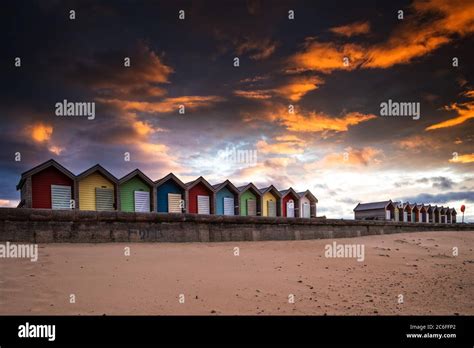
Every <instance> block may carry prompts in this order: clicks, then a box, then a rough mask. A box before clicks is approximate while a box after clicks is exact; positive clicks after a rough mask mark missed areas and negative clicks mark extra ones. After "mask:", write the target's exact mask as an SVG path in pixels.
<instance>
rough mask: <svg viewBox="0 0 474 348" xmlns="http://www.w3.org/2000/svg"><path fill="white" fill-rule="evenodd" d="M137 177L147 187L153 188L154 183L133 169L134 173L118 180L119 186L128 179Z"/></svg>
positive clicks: (139, 171) (138, 170)
mask: <svg viewBox="0 0 474 348" xmlns="http://www.w3.org/2000/svg"><path fill="white" fill-rule="evenodd" d="M136 176H138V177H139V178H140V179H142V180H143V181H144V182H145V183H147V184H148V185H149V186H151V187H153V185H154V182H153V180H151V179H150V178H149V177H148V176H146V175H145V174H144V173H143V172H142V171H141V170H140V169H138V168H137V169H135V170H134V171H132V172H130V173H128V174H127V175H125V176H124V177H122V178H121V179H120V180H119V184H123V183H125V182H127V181H129V180H130V179H132V178H134V177H136Z"/></svg>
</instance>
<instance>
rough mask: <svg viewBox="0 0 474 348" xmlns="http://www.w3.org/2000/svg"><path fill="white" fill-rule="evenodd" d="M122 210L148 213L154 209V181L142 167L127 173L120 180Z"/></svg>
mask: <svg viewBox="0 0 474 348" xmlns="http://www.w3.org/2000/svg"><path fill="white" fill-rule="evenodd" d="M119 188H120V190H119V191H120V210H121V211H128V212H141V213H148V212H150V211H153V206H154V199H153V197H154V194H153V191H154V190H153V188H154V183H153V181H152V180H151V179H150V178H149V177H148V176H146V175H145V174H144V173H143V172H142V171H141V170H140V169H135V170H134V171H133V172H131V173H129V174H127V175H125V176H124V177H123V178H121V179H120V180H119Z"/></svg>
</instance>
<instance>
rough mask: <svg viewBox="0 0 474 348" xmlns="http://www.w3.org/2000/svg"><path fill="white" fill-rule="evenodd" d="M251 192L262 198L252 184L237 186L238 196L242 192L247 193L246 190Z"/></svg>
mask: <svg viewBox="0 0 474 348" xmlns="http://www.w3.org/2000/svg"><path fill="white" fill-rule="evenodd" d="M249 189H250V190H252V191H253V192H254V193H255V194H256V195H257V196H260V197H261V196H262V193H261V192H260V190H259V189H258V188H257V186H255V185H254V184H252V183H251V182H250V183H248V184H247V185H243V186H239V187H237V190H239V192H240V193H239V194H242V193H243V192H245V191H247V190H249Z"/></svg>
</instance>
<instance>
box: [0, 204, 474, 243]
mask: <svg viewBox="0 0 474 348" xmlns="http://www.w3.org/2000/svg"><path fill="white" fill-rule="evenodd" d="M441 230H442V231H460V230H463V231H473V232H474V225H473V224H452V225H449V224H426V223H403V222H384V221H355V220H331V219H319V218H318V219H301V218H289V219H288V218H283V217H276V218H272V217H251V216H215V215H195V214H158V213H126V212H95V211H80V210H49V209H27V208H0V242H6V241H10V242H30V243H102V242H224V241H257V240H301V239H320V238H346V237H357V236H366V235H376V234H389V233H400V232H418V231H441Z"/></svg>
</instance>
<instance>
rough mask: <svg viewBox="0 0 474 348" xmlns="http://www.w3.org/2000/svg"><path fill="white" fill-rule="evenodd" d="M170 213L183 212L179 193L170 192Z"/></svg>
mask: <svg viewBox="0 0 474 348" xmlns="http://www.w3.org/2000/svg"><path fill="white" fill-rule="evenodd" d="M168 213H182V209H181V195H180V194H179V193H168Z"/></svg>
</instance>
